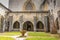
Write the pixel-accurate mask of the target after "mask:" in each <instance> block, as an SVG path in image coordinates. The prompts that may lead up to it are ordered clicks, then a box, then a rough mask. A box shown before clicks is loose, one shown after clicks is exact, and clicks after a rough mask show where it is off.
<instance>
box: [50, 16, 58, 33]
mask: <svg viewBox="0 0 60 40" xmlns="http://www.w3.org/2000/svg"><path fill="white" fill-rule="evenodd" d="M49 20H50V21H49V22H50V32H51V33H53V34H55V33H57V30H56V27H55V23H54V17H53V15H50V16H49Z"/></svg>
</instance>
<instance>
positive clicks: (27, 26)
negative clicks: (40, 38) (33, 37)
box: [0, 0, 60, 33]
mask: <svg viewBox="0 0 60 40" xmlns="http://www.w3.org/2000/svg"><path fill="white" fill-rule="evenodd" d="M58 1H59V0H9V9H10V10H8V9H7V8H6V7H4V6H2V7H3V9H4V13H5V14H4V15H3V18H4V19H3V21H2V22H3V24H2V22H0V23H1V24H2V25H3V26H2V29H3V30H2V31H3V32H4V31H20V30H23V29H24V30H27V31H39V32H40V31H45V32H50V33H57V31H58V30H60V21H59V20H60V16H59V13H60V11H59V7H60V6H59V4H58V3H59V2H58ZM2 7H0V8H2ZM6 10H8V11H6ZM57 18H58V20H57V22H56V19H57ZM57 25H58V26H57Z"/></svg>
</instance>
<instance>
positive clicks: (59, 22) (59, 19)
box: [58, 17, 60, 30]
mask: <svg viewBox="0 0 60 40" xmlns="http://www.w3.org/2000/svg"><path fill="white" fill-rule="evenodd" d="M58 25H59V30H60V17H58Z"/></svg>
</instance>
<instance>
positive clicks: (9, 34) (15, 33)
mask: <svg viewBox="0 0 60 40" xmlns="http://www.w3.org/2000/svg"><path fill="white" fill-rule="evenodd" d="M20 34H21V33H20V32H4V33H0V35H3V36H15V35H20Z"/></svg>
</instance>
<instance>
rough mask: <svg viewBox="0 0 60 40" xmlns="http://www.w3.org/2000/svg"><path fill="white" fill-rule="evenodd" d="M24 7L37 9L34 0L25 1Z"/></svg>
mask: <svg viewBox="0 0 60 40" xmlns="http://www.w3.org/2000/svg"><path fill="white" fill-rule="evenodd" d="M23 9H24V10H34V9H35V5H34V3H33V2H32V0H27V1H26V2H25V3H24V6H23Z"/></svg>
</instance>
